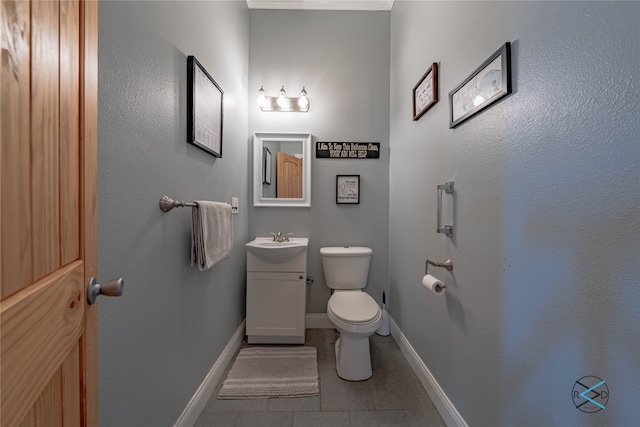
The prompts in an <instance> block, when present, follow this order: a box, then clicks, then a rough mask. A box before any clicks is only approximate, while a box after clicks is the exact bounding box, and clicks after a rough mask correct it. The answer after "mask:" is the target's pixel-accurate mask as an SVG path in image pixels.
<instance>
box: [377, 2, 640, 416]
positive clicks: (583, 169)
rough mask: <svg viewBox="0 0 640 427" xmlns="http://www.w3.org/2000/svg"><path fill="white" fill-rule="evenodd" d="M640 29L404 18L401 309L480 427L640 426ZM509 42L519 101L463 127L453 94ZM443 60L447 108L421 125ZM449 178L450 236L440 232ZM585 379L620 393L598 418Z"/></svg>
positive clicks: (441, 10) (398, 86)
mask: <svg viewBox="0 0 640 427" xmlns="http://www.w3.org/2000/svg"><path fill="white" fill-rule="evenodd" d="M638 22H640V4H638V3H635V2H634V3H617V4H612V3H592V2H586V3H582V2H541V3H538V2H533V3H530V2H495V3H494V2H442V3H437V2H408V1H397V2H396V3H395V6H394V8H393V10H392V12H391V115H390V117H391V123H390V126H391V136H390V142H391V152H392V156H391V162H390V192H389V193H390V200H389V202H390V206H389V212H390V213H389V221H390V227H389V230H390V232H389V236H390V237H389V273H390V286H391V295H390V314H391V316H392V317H393V319H394V320H395V321H396V322H397V323H398V325H399V326H400V328H401V330H402V331H403V333H404V334H405V335H406V336H407V338H408V339H409V341H410V342H411V343H412V345H413V347H414V348H415V349H416V350H417V352H418V354H419V355H420V357H421V358H422V360H423V361H424V362H425V364H426V365H427V367H428V368H429V370H430V371H431V372H432V373H433V375H434V376H435V378H436V380H437V381H438V383H439V384H440V385H441V386H442V388H443V389H444V391H445V392H446V394H447V395H448V396H449V398H450V399H451V401H452V402H453V404H454V405H455V407H456V408H457V409H458V411H459V412H460V413H461V415H462V416H463V418H464V419H465V420H466V421H467V423H468V424H469V425H472V426H494V425H503V426H513V425H518V426H534V425H559V426H578V425H580V426H592V425H593V426H595V425H611V426H613V425H616V426H623V425H625V426H626V425H638V424H640V414H639V411H638V407H637V402H636V397H637V394H638V380H639V379H640V365H638V360H640V342H639V337H638V325H640V315H639V312H640V311H639V310H638V307H640V293H639V292H638V283H639V282H640V270H639V269H640V262H639V260H640V239H639V228H640V224H639V221H640V177H639V172H638V171H639V170H640V149H639V145H638V142H639V141H638V135H640V122H639V121H638V117H640V108H639V105H640V104H639V103H638V99H640V86H639V85H638V79H639V77H640V65H639V64H640V61H639V60H640V39H639V38H638V30H637V26H638V25H637V24H638ZM506 41H511V42H512V48H513V58H512V65H513V71H512V73H513V82H514V90H513V94H512V95H510V96H508V97H507V98H504V99H503V100H502V101H500V102H499V103H498V104H496V105H494V106H492V107H490V108H489V109H487V110H484V111H483V112H481V113H480V114H478V115H476V116H475V117H473V118H472V119H470V120H469V121H467V122H465V123H463V124H462V125H460V126H459V127H457V128H456V129H454V130H450V129H449V128H448V109H449V102H448V97H447V94H448V92H449V91H450V90H452V89H453V88H455V87H456V86H457V85H458V84H459V83H461V82H462V81H463V80H464V78H465V77H467V76H468V75H469V74H470V73H471V72H472V71H473V70H474V69H475V68H476V67H477V66H479V65H480V64H481V63H482V62H483V61H484V60H485V59H486V58H488V57H489V55H490V54H491V53H493V52H494V51H495V50H497V49H498V48H499V47H500V46H501V45H502V44H503V43H504V42H506ZM432 62H437V63H438V64H439V85H440V90H439V97H440V101H439V102H438V103H437V104H436V105H435V106H434V107H433V108H432V109H431V110H429V111H428V112H427V113H426V114H425V115H424V116H423V117H422V118H421V119H420V120H419V121H417V122H413V121H412V114H411V113H412V112H411V89H412V87H413V85H414V84H415V83H416V82H417V80H418V79H419V78H420V76H421V75H422V74H423V73H424V72H425V70H426V69H427V67H428V66H430V65H431V63H432ZM449 180H452V181H454V182H455V187H456V193H455V197H453V198H451V197H449V196H446V201H447V204H446V205H445V207H446V208H447V211H445V218H447V221H453V224H454V226H455V234H454V237H453V238H452V239H449V238H446V237H443V236H442V235H439V234H436V233H435V227H436V206H435V201H436V185H437V184H439V183H443V182H445V181H449ZM452 199H454V200H455V209H454V212H453V213H451V212H450V211H448V210H449V209H450V208H451V206H450V201H451V200H452ZM409 206H411V207H412V209H408V208H407V207H409ZM426 258H429V259H435V260H442V259H445V258H451V259H452V260H453V263H454V266H455V268H454V271H453V274H451V275H450V274H448V273H447V272H446V271H445V270H443V269H433V271H432V270H431V269H430V270H429V271H430V272H433V274H435V275H437V276H439V277H440V278H442V279H445V280H446V282H447V283H448V285H449V286H448V288H447V295H446V297H444V298H435V297H434V296H433V295H431V294H429V293H428V292H427V291H426V289H425V288H424V287H422V286H421V285H420V280H421V277H422V275H423V273H424V261H425V259H426ZM586 375H595V376H598V377H601V378H603V379H605V381H606V383H607V384H608V386H609V389H610V390H611V396H610V400H609V403H608V406H607V407H606V409H605V410H602V411H600V412H598V413H594V414H585V413H583V412H581V411H579V410H577V409H576V408H575V406H574V404H573V402H572V400H571V396H570V392H571V390H572V387H573V386H574V383H575V381H576V380H577V379H579V378H581V377H582V376H586Z"/></svg>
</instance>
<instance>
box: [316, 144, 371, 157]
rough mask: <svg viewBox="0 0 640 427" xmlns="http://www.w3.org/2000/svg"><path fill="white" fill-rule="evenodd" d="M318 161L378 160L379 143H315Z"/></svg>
mask: <svg viewBox="0 0 640 427" xmlns="http://www.w3.org/2000/svg"><path fill="white" fill-rule="evenodd" d="M316 158H318V159H378V158H380V143H379V142H316Z"/></svg>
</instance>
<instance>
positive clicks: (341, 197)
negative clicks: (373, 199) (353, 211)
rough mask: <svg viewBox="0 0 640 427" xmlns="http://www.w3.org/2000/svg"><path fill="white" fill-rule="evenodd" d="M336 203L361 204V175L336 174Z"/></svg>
mask: <svg viewBox="0 0 640 427" xmlns="http://www.w3.org/2000/svg"><path fill="white" fill-rule="evenodd" d="M336 203H337V204H339V205H341V204H355V205H357V204H360V175H336Z"/></svg>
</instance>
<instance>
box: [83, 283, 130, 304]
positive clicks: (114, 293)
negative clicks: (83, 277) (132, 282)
mask: <svg viewBox="0 0 640 427" xmlns="http://www.w3.org/2000/svg"><path fill="white" fill-rule="evenodd" d="M123 292H124V279H123V278H122V277H121V278H119V279H113V280H109V281H108V282H107V283H98V281H97V280H96V278H95V277H92V278H91V279H90V280H89V285H88V286H87V302H88V303H89V304H93V303H94V302H96V298H98V295H106V296H108V297H119V296H120V295H122V294H123Z"/></svg>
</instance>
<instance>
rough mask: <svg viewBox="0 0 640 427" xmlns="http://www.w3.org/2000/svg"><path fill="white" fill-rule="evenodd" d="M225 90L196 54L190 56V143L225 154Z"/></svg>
mask: <svg viewBox="0 0 640 427" xmlns="http://www.w3.org/2000/svg"><path fill="white" fill-rule="evenodd" d="M223 93H224V92H223V91H222V89H221V88H220V86H218V84H217V83H216V82H215V80H213V77H211V75H209V73H208V72H207V70H205V69H204V67H203V66H202V64H200V63H199V62H198V60H197V59H196V58H195V57H194V56H189V57H188V58H187V142H188V143H190V144H193V145H195V146H196V147H198V148H200V149H201V150H204V151H206V152H207V153H209V154H212V155H214V156H215V157H222V105H223V104H222V95H223Z"/></svg>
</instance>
